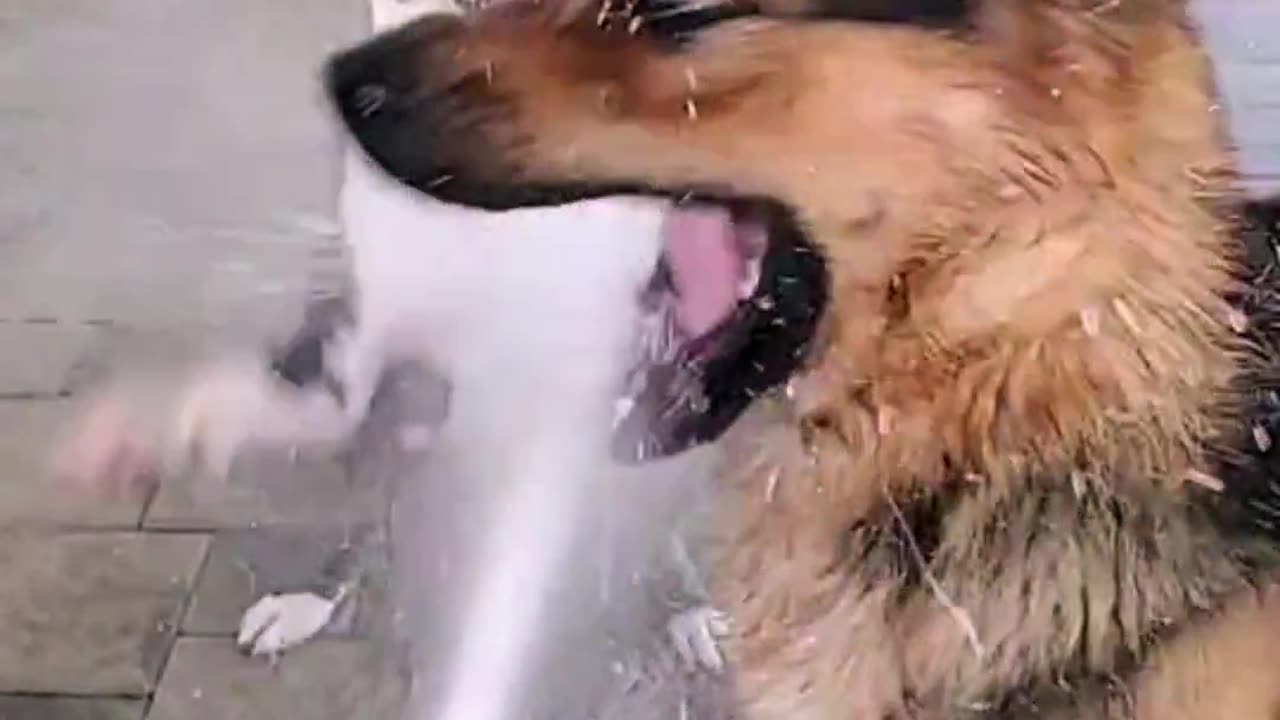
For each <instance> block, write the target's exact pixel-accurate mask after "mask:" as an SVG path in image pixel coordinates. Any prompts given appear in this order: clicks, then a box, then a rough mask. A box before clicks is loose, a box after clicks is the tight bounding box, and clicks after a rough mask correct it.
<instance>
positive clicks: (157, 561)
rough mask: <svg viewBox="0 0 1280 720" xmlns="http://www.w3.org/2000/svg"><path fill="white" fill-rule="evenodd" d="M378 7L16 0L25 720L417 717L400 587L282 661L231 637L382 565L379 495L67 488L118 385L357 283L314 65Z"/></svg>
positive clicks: (3, 599) (330, 485) (5, 201)
mask: <svg viewBox="0 0 1280 720" xmlns="http://www.w3.org/2000/svg"><path fill="white" fill-rule="evenodd" d="M366 14H367V10H366V8H365V6H364V5H363V3H361V2H359V0H321V1H319V2H309V3H280V2H275V3H263V2H258V1H257V0H225V1H224V2H219V3H204V2H197V1H196V0H105V1H104V0H67V1H66V2H55V3H42V2H26V1H25V0H0V89H2V90H3V91H2V92H0V123H2V124H3V132H0V157H3V158H4V161H3V162H0V347H3V349H4V355H3V357H2V358H0V426H2V427H3V432H0V468H3V473H4V479H3V482H2V483H0V535H3V537H0V578H4V581H3V582H0V626H2V627H4V628H5V632H4V639H3V641H0V720H141V719H142V718H143V717H144V716H145V717H148V718H158V719H161V720H165V719H168V720H199V719H200V718H216V719H217V720H234V719H236V718H245V719H246V720H247V719H250V718H252V719H253V720H258V719H269V718H276V717H281V718H283V717H289V718H293V719H296V718H307V719H308V720H312V719H314V720H329V719H330V718H332V719H333V720H347V719H349V718H356V717H359V718H370V719H371V720H373V719H375V718H379V717H391V716H392V715H391V714H390V710H391V708H392V705H393V700H394V699H395V698H397V697H398V694H399V691H400V690H401V689H402V688H401V687H400V685H402V682H401V680H400V678H399V677H398V676H396V675H395V673H394V672H391V671H388V670H386V669H387V667H388V663H387V662H384V661H383V658H385V657H389V655H388V653H387V652H386V649H385V648H384V647H382V644H383V643H382V642H380V641H375V640H374V639H373V637H374V635H375V633H374V632H373V631H372V630H371V628H373V627H374V626H375V625H376V622H375V620H374V615H376V614H378V613H379V612H383V613H385V612H388V611H387V605H386V602H385V601H382V602H379V601H378V600H377V597H378V595H379V593H378V590H377V589H378V587H379V586H380V585H381V580H382V579H384V578H378V579H377V580H378V581H376V582H369V583H366V589H365V590H364V591H363V595H362V597H359V598H357V602H355V603H353V604H351V606H350V608H349V609H348V611H347V613H346V616H345V617H342V618H339V620H338V621H337V622H336V623H335V624H334V627H333V628H332V629H331V630H330V632H329V633H328V634H327V636H326V637H325V638H324V639H323V640H321V641H319V642H317V643H316V644H314V645H313V646H309V647H307V648H305V649H303V650H301V651H299V652H298V653H296V654H294V655H292V656H290V657H289V659H288V662H282V663H280V664H279V665H277V666H276V667H275V668H271V667H268V666H267V665H266V663H264V662H262V661H259V660H249V659H246V658H244V657H241V656H240V655H239V654H238V653H236V652H235V649H234V646H233V643H232V640H231V636H232V634H233V633H234V630H235V626H236V622H237V620H238V616H239V613H240V612H241V611H242V610H243V609H244V607H245V606H247V604H248V603H249V602H251V600H252V599H253V598H254V597H255V596H256V595H257V594H258V593H261V592H265V591H268V590H292V589H306V587H305V586H306V584H307V583H308V582H311V581H312V580H314V577H315V574H316V573H318V572H319V571H320V569H321V568H320V566H321V565H323V563H324V562H325V561H326V560H327V559H328V558H330V557H332V555H333V552H334V551H336V550H337V548H339V547H342V546H344V545H351V546H352V547H354V548H356V549H357V550H358V551H359V552H361V553H367V554H372V555H375V556H376V555H377V554H379V553H385V545H384V543H383V542H382V541H381V539H380V535H379V534H378V533H376V532H373V531H371V530H370V528H371V527H375V526H376V525H377V523H378V520H379V519H380V517H381V514H382V513H383V511H384V508H385V502H384V500H383V497H382V493H381V489H380V487H379V482H378V481H376V480H366V479H357V478H356V477H355V476H354V475H353V474H352V473H351V472H349V469H348V468H345V467H341V466H339V465H337V464H335V463H319V462H311V463H309V464H308V463H304V464H302V465H300V466H290V465H288V464H287V463H282V462H279V461H275V460H273V459H271V458H263V459H262V460H261V461H258V462H250V463H246V464H245V465H243V466H241V467H239V468H238V469H237V473H236V476H235V477H233V478H232V479H231V480H230V481H228V482H227V483H225V484H220V485H219V484H199V485H197V484H194V483H192V482H186V481H182V480H181V479H177V480H175V481H173V482H169V483H166V484H164V485H163V487H162V489H161V490H160V492H159V493H158V494H157V495H156V496H155V497H152V498H134V499H131V500H122V501H118V502H102V501H94V502H92V503H89V502H83V501H78V499H77V498H74V497H69V496H66V495H64V494H63V491H62V490H60V489H59V488H56V487H54V486H52V485H50V483H48V482H47V478H46V475H45V472H44V471H45V466H44V462H45V453H46V451H47V448H48V445H49V440H50V438H51V437H52V436H53V433H54V431H55V430H56V429H57V428H58V427H59V426H60V425H62V424H63V423H64V422H65V421H66V420H67V418H68V413H69V412H70V410H71V409H72V407H73V406H74V400H75V399H76V397H77V396H78V395H79V394H80V392H81V391H83V390H84V389H86V388H87V387H90V386H91V385H92V384H93V382H94V381H95V380H97V379H99V378H101V377H102V376H103V375H104V374H106V373H108V372H109V371H110V370H112V369H113V368H121V367H136V366H137V365H138V364H139V363H152V364H155V365H156V366H160V367H164V366H176V365H178V364H179V363H181V362H184V361H187V360H190V359H192V358H194V357H197V356H201V355H204V354H206V353H207V351H209V350H211V349H213V348H216V347H222V346H225V344H226V343H228V342H258V341H260V340H261V339H262V338H264V337H271V336H278V335H280V334H282V333H284V332H287V331H288V330H289V329H291V325H292V324H293V322H294V319H295V318H296V317H297V316H298V313H299V311H300V308H301V305H302V303H303V302H304V301H305V298H306V297H307V295H308V293H309V292H312V291H323V290H328V289H332V288H334V287H335V283H336V282H337V281H338V280H339V279H340V278H341V270H342V262H343V257H342V246H341V239H340V237H339V236H338V231H337V223H336V220H335V217H334V213H335V193H336V191H337V187H338V182H339V180H340V176H339V170H340V164H339V158H340V155H339V152H338V150H339V147H338V138H337V136H336V133H335V131H334V129H333V128H332V127H331V125H330V124H329V118H328V117H327V115H326V113H325V111H324V108H323V106H322V104H321V96H320V92H319V87H318V83H317V78H318V75H317V70H318V67H319V62H320V59H321V58H322V57H323V56H324V55H325V54H326V53H327V52H329V51H330V50H332V49H335V48H337V47H339V46H341V45H345V44H346V43H348V42H351V41H353V40H354V39H356V38H358V37H360V36H362V35H363V34H364V33H365V32H366V21H365V16H366ZM381 565H385V563H381ZM368 566H369V567H378V566H379V563H377V562H370V563H368ZM381 595H382V596H383V597H385V593H381ZM366 599H367V600H368V602H366ZM384 634H385V633H384ZM375 659H376V660H377V662H373V660H375ZM355 707H361V708H363V709H364V710H363V711H360V712H357V711H355V710H354V709H353V708H355Z"/></svg>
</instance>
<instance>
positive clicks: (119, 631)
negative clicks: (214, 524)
mask: <svg viewBox="0 0 1280 720" xmlns="http://www.w3.org/2000/svg"><path fill="white" fill-rule="evenodd" d="M207 544H208V541H207V538H205V537H203V536H197V535H144V534H137V533H83V534H59V535H49V534H38V533H8V534H6V535H5V536H4V537H2V538H0V578H3V583H0V627H3V628H4V633H5V636H4V642H0V692H24V693H63V694H78V695H90V694H101V695H142V694H144V693H147V692H149V691H150V690H152V689H153V688H154V687H155V681H156V676H157V674H158V672H159V670H160V668H161V666H162V664H163V662H164V658H165V655H166V653H167V650H168V648H169V647H170V645H171V642H172V638H173V635H174V629H175V628H176V627H177V626H178V621H179V620H180V613H181V610H182V607H183V605H184V603H185V599H186V597H187V593H188V591H189V590H190V588H191V586H192V584H193V583H194V580H195V575H196V573H197V571H198V568H199V566H200V563H201V561H202V560H203V558H204V554H205V550H206V546H207Z"/></svg>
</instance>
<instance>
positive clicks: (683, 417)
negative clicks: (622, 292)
mask: <svg viewBox="0 0 1280 720" xmlns="http://www.w3.org/2000/svg"><path fill="white" fill-rule="evenodd" d="M662 243H663V254H662V260H661V261H660V263H659V267H658V269H657V272H656V273H655V275H654V277H653V280H652V281H651V283H650V285H649V287H648V288H647V289H646V291H645V293H644V295H643V297H642V298H641V303H642V308H643V313H642V319H641V325H642V327H641V329H640V332H639V334H638V338H639V342H638V348H637V362H636V364H635V367H634V368H633V370H632V371H631V373H630V375H629V377H628V380H627V386H626V388H625V391H624V394H623V396H622V398H621V399H620V400H619V402H618V413H617V417H616V426H615V434H614V448H613V451H614V455H615V457H617V458H618V459H619V460H621V461H623V462H643V461H646V460H652V459H655V458H660V457H665V456H668V455H673V454H676V453H679V452H682V451H684V450H687V449H689V448H691V447H693V446H695V445H699V444H702V443H706V442H710V441H713V440H715V439H716V438H718V437H719V436H720V435H721V434H722V433H723V432H724V431H725V430H726V429H727V428H728V427H729V426H730V425H731V424H732V423H733V422H734V420H736V419H737V418H738V417H739V416H740V415H741V414H742V412H743V411H744V410H745V409H746V408H747V406H748V405H750V403H751V402H752V401H753V400H754V399H755V398H757V397H759V396H760V395H761V394H763V393H765V392H768V391H769V390H770V389H772V388H775V387H777V386H779V385H781V384H783V383H785V382H786V381H787V380H788V378H789V377H790V376H791V375H792V374H793V373H794V372H795V371H796V370H797V369H798V368H799V367H800V365H801V364H802V363H803V362H804V361H805V359H806V356H807V354H808V350H809V348H810V345H811V343H812V341H813V338H814V334H815V331H816V327H817V321H818V318H819V315H820V314H821V311H822V309H823V307H824V305H825V304H826V300H827V292H828V290H827V278H826V271H825V267H824V263H823V260H822V258H821V257H820V256H819V255H818V254H817V252H816V250H815V249H814V247H813V246H812V245H811V244H810V243H809V242H808V240H807V238H806V237H805V235H804V233H803V232H802V231H801V229H800V227H799V225H798V223H797V222H796V221H795V219H794V217H793V216H792V214H791V213H790V212H788V211H787V210H786V209H785V208H784V207H782V206H781V205H779V204H777V203H774V202H771V201H762V200H745V199H732V200H719V199H708V198H703V197H684V198H681V199H680V200H678V201H676V203H675V204H674V205H673V207H672V208H671V210H670V212H669V214H668V216H667V218H666V222H665V224H664V229H663V238H662Z"/></svg>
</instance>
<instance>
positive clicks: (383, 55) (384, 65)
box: [325, 16, 462, 122]
mask: <svg viewBox="0 0 1280 720" xmlns="http://www.w3.org/2000/svg"><path fill="white" fill-rule="evenodd" d="M461 25H462V23H461V21H460V20H459V19H457V18H454V17H448V16H446V17H435V16H428V17H425V18H422V19H420V20H417V21H415V22H412V23H410V24H408V25H405V26H404V27H400V28H397V29H395V30H391V31H390V32H386V33H383V34H381V35H378V36H377V37H374V38H372V39H370V40H367V41H365V42H364V43H361V44H360V45H357V46H355V47H353V48H351V49H349V50H346V51H344V52H341V53H339V54H337V55H335V56H334V57H333V58H332V59H330V61H329V64H328V67H327V68H326V72H325V75H326V78H325V80H326V85H327V86H328V91H329V95H330V97H331V98H332V100H333V102H334V103H335V104H336V105H337V107H338V109H339V110H340V111H341V112H342V115H343V116H344V117H345V118H347V120H348V121H354V122H361V121H370V120H375V119H378V118H381V117H382V116H384V115H389V114H392V113H394V112H395V111H397V110H408V109H410V108H409V105H410V104H411V102H412V100H413V98H418V97H422V95H423V92H424V90H426V89H427V87H428V86H429V85H430V84H431V83H430V80H429V78H428V77H427V76H428V75H429V73H430V72H431V70H432V66H433V65H434V64H435V62H433V59H438V56H444V57H448V43H447V40H446V38H447V37H448V36H450V35H453V34H456V31H457V30H458V29H459V28H460V27H461ZM442 51H443V52H442ZM436 69H437V70H438V69H439V68H436Z"/></svg>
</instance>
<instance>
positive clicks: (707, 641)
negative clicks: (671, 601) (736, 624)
mask: <svg viewBox="0 0 1280 720" xmlns="http://www.w3.org/2000/svg"><path fill="white" fill-rule="evenodd" d="M728 634H729V618H728V616H727V615H725V614H724V613H722V612H720V611H719V610H716V609H715V608H713V607H711V606H709V605H702V606H699V607H695V608H690V609H688V610H685V611H683V612H680V613H676V614H675V615H673V616H672V617H671V619H670V620H668V621H667V636H668V637H669V638H670V639H671V644H672V645H673V646H675V650H676V653H677V654H678V655H679V656H680V659H681V660H683V661H684V664H685V667H686V668H688V669H690V670H697V669H699V668H702V669H705V670H710V671H711V672H714V673H718V672H720V671H721V670H723V669H724V656H723V655H722V654H721V653H720V640H721V639H722V638H724V637H725V636H727V635H728Z"/></svg>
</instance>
